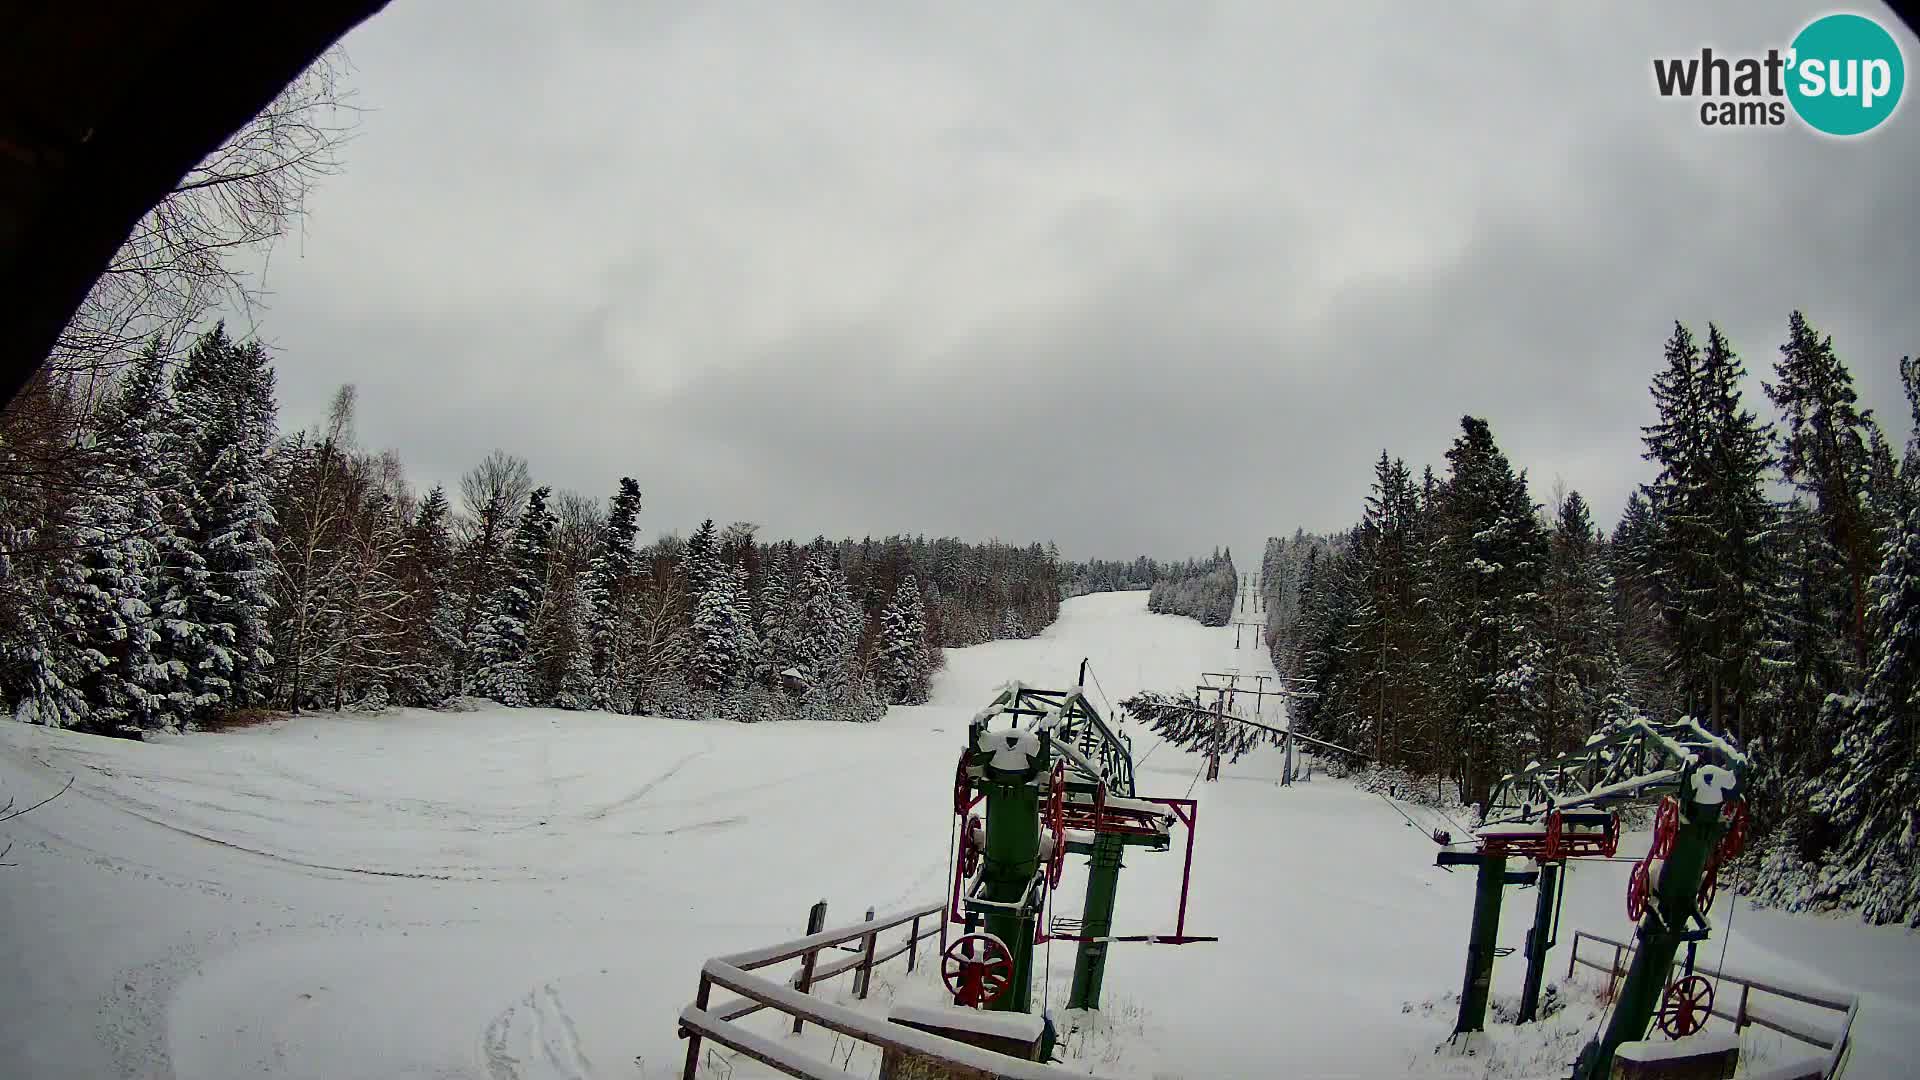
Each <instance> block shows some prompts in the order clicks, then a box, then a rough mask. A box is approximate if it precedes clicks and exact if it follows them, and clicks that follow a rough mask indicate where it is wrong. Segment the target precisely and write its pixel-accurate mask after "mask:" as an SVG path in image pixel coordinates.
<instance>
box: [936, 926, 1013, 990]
mask: <svg viewBox="0 0 1920 1080" xmlns="http://www.w3.org/2000/svg"><path fill="white" fill-rule="evenodd" d="M940 980H941V981H942V982H944V983H946V984H947V992H948V993H951V994H952V995H953V1001H954V1004H956V1005H963V1006H966V1007H968V1008H975V1009H978V1008H983V1007H985V1006H987V1005H991V1004H993V1003H994V1002H995V1001H998V1000H1000V997H1001V995H1003V994H1005V993H1006V992H1007V988H1008V987H1010V986H1012V985H1013V952H1012V951H1011V950H1009V949H1008V948H1007V943H1006V942H1004V941H1001V940H1000V939H999V938H997V937H995V936H994V935H992V934H984V933H973V934H964V935H962V936H960V937H957V938H955V939H954V940H953V942H952V943H951V944H949V945H948V946H947V951H946V952H944V953H942V954H940Z"/></svg>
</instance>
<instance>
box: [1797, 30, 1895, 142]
mask: <svg viewBox="0 0 1920 1080" xmlns="http://www.w3.org/2000/svg"><path fill="white" fill-rule="evenodd" d="M1788 56H1789V59H1788V60H1787V63H1788V64H1789V65H1790V68H1791V71H1792V75H1791V76H1790V77H1789V80H1788V83H1787V100H1789V101H1791V102H1792V103H1793V111H1794V112H1796V113H1799V114H1800V119H1802V120H1804V121H1806V122H1807V126H1809V127H1811V128H1813V129H1814V130H1815V131H1823V132H1826V133H1827V134H1828V135H1863V134H1865V133H1867V132H1869V131H1872V130H1873V129H1874V128H1876V127H1879V126H1880V125H1881V124H1882V123H1883V122H1885V120H1886V119H1887V117H1889V116H1892V115H1893V110H1894V109H1895V108H1896V107H1897V106H1898V105H1899V104H1900V91H1901V90H1902V89H1904V88H1905V87H1906V84H1907V65H1906V61H1905V59H1904V58H1903V57H1902V56H1901V54H1900V43H1899V42H1897V41H1895V40H1894V39H1893V35H1892V34H1889V33H1887V31H1886V29H1885V28H1883V27H1882V26H1881V25H1880V24H1879V23H1877V22H1874V21H1873V20H1872V19H1869V18H1867V17H1866V16H1864V15H1846V14H1843V15H1827V16H1824V17H1822V18H1818V19H1815V20H1814V21H1812V22H1810V23H1808V24H1807V25H1806V28H1805V29H1803V30H1801V31H1800V33H1799V35H1798V36H1797V37H1795V38H1794V39H1793V46H1792V52H1791V53H1789V54H1788Z"/></svg>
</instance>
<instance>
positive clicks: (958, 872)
mask: <svg viewBox="0 0 1920 1080" xmlns="http://www.w3.org/2000/svg"><path fill="white" fill-rule="evenodd" d="M1080 671H1081V683H1082V685H1084V683H1085V679H1086V664H1085V663H1084V662H1083V663H1082V664H1081V669H1080ZM983 811H984V813H983ZM954 812H955V813H956V814H957V815H958V816H959V822H958V829H957V832H958V844H957V845H956V846H957V849H958V850H957V852H956V856H955V860H954V867H953V886H952V896H951V903H950V906H949V911H948V917H949V923H951V924H958V925H959V926H960V927H961V928H962V929H963V932H962V933H961V934H960V935H959V936H957V937H955V938H953V939H952V940H950V941H943V944H942V963H941V971H942V974H943V976H944V977H945V978H946V982H947V987H948V989H949V990H950V991H952V993H953V995H954V1001H955V1003H956V1004H959V1005H966V1006H972V1007H976V1008H986V1009H997V1010H1003V1011H1012V1012H1032V1011H1033V977H1034V947H1035V946H1036V945H1038V944H1042V943H1044V942H1046V941H1048V940H1050V939H1056V938H1057V939H1060V940H1070V941H1074V942H1076V943H1077V949H1076V953H1075V956H1074V967H1073V988H1072V991H1071V993H1070V995H1069V997H1068V1002H1067V1007H1068V1008H1073V1009H1095V1008H1098V1007H1099V1005H1100V989H1101V983H1102V981H1103V979H1104V977H1105V974H1106V961H1107V952H1108V949H1109V946H1111V945H1112V944H1113V943H1115V942H1119V941H1143V942H1154V943H1160V944H1186V943H1188V942H1194V941H1213V940H1216V939H1214V938H1210V937H1195V936H1191V935H1188V934H1187V933H1186V906H1187V893H1188V885H1189V883H1190V881H1191V876H1192V870H1193V829H1194V824H1195V822H1196V821H1197V819H1198V813H1199V808H1198V805H1197V804H1196V803H1195V802H1194V801H1193V800H1191V799H1149V798H1140V797H1139V796H1138V795H1137V794H1136V793H1135V791H1134V775H1133V751H1132V745H1131V742H1130V741H1129V740H1128V739H1127V737H1126V736H1125V735H1124V734H1121V733H1119V732H1116V731H1114V730H1113V728H1111V727H1110V726H1108V724H1107V722H1106V721H1105V719H1103V718H1102V717H1101V715H1100V712H1099V710H1098V709H1096V708H1095V707H1094V705H1093V703H1092V702H1090V701H1089V700H1087V697H1086V695H1085V693H1084V692H1083V690H1082V686H1075V687H1073V688H1072V689H1069V690H1041V689H1036V688H1033V687H1029V686H1025V685H1022V684H1020V683H1017V682H1016V683H1009V684H1007V685H1006V686H1005V687H1003V688H1001V690H1000V692H999V693H998V694H996V695H995V697H994V699H993V701H992V702H991V703H989V704H988V705H987V707H986V708H984V709H982V710H981V711H980V712H979V713H978V714H977V715H975V716H974V718H973V721H972V723H971V724H970V725H969V726H968V732H967V747H966V749H965V750H964V751H962V752H961V755H960V762H959V766H958V769H957V771H956V775H955V778H954ZM1176 824H1178V825H1181V826H1184V827H1185V829H1186V833H1187V836H1186V865H1185V870H1184V872H1183V873H1182V876H1181V889H1180V904H1179V909H1178V912H1177V914H1176V917H1175V923H1174V930H1173V932H1172V933H1171V934H1140V935H1130V936H1116V935H1115V934H1114V933H1113V909H1114V900H1115V897H1116V896H1117V894H1118V890H1119V883H1120V870H1121V866H1122V861H1121V856H1122V855H1123V853H1124V852H1125V851H1126V849H1127V848H1129V847H1138V848H1145V849H1147V850H1150V851H1165V850H1168V849H1169V848H1170V847H1171V846H1172V842H1173V827H1174V826H1175V825H1176ZM1069 854H1077V855H1086V856H1088V857H1089V859H1088V865H1089V873H1088V879H1087V890H1086V899H1085V902H1084V904H1083V906H1082V909H1081V914H1080V917H1079V918H1077V919H1074V918H1065V917H1058V916H1053V910H1052V902H1051V900H1052V897H1053V896H1054V893H1055V890H1056V889H1057V888H1058V886H1059V885H1060V882H1061V878H1062V876H1063V871H1064V868H1065V864H1066V857H1067V855H1069ZM1042 977H1044V973H1042Z"/></svg>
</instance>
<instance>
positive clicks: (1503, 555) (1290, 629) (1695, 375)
mask: <svg viewBox="0 0 1920 1080" xmlns="http://www.w3.org/2000/svg"><path fill="white" fill-rule="evenodd" d="M1784 337H1785V340H1784V342H1783V343H1782V344H1781V345H1780V347H1779V351H1778V354H1777V356H1776V357H1775V358H1774V359H1773V360H1772V361H1771V363H1770V364H1768V365H1767V369H1766V370H1765V371H1764V372H1762V373H1761V376H1762V383H1761V385H1762V387H1763V391H1764V400H1753V399H1752V398H1750V397H1748V396H1747V395H1745V394H1743V383H1744V381H1745V379H1746V376H1747V361H1746V360H1745V359H1743V358H1742V357H1741V356H1739V355H1738V354H1737V353H1736V352H1735V351H1734V348H1733V346H1732V345H1731V344H1730V343H1729V342H1728V341H1727V339H1726V338H1725V337H1724V336H1723V335H1722V334H1721V332H1720V331H1719V329H1718V328H1716V327H1714V326H1713V325H1711V324H1709V325H1708V326H1707V328H1706V334H1705V336H1704V338H1702V337H1700V336H1697V335H1696V333H1695V332H1694V330H1693V329H1692V328H1689V327H1688V326H1685V325H1680V324H1676V325H1675V326H1674V328H1673V333H1672V336H1671V337H1670V338H1668V340H1667V342H1666V345H1665V348H1664V351H1663V352H1662V353H1661V355H1660V358H1659V361H1658V363H1657V364H1655V365H1650V366H1652V368H1653V375H1652V380H1651V393H1652V397H1653V404H1654V406H1655V409H1656V413H1657V419H1656V421H1655V422H1654V423H1653V424H1650V425H1648V426H1647V427H1646V428H1645V430H1644V439H1643V442H1644V446H1645V453H1644V457H1645V459H1646V460H1645V466H1644V471H1645V473H1646V474H1647V477H1648V479H1647V480H1646V482H1645V483H1644V484H1642V485H1641V486H1640V488H1639V490H1638V491H1637V492H1636V493H1635V494H1633V495H1632V496H1631V497H1630V499H1629V500H1628V503H1627V505H1626V508H1625V511H1624V513H1623V514H1622V515H1621V517H1620V520H1619V522H1618V523H1617V524H1616V525H1614V526H1613V527H1612V528H1611V530H1608V529H1607V528H1605V527H1604V526H1603V525H1601V524H1599V523H1597V522H1596V521H1595V518H1594V514H1593V511H1592V508H1591V507H1590V506H1589V505H1588V504H1587V501H1586V500H1585V499H1584V498H1583V497H1582V496H1581V494H1580V492H1579V491H1578V490H1576V489H1573V488H1567V489H1566V490H1554V491H1541V490H1539V489H1538V487H1537V486H1535V485H1532V484H1530V483H1529V478H1528V475H1527V471H1526V469H1525V467H1524V464H1523V463H1516V462H1514V461H1512V460H1510V459H1509V458H1508V457H1507V455H1506V454H1505V453H1504V452H1503V451H1502V450H1501V448H1500V445H1499V443H1498V441H1497V439H1496V437H1495V433H1494V432H1493V430H1492V429H1491V428H1490V427H1489V425H1488V423H1487V422H1486V421H1485V420H1483V419H1480V418H1477V417H1473V416H1466V417H1463V418H1462V419H1461V421H1460V430H1459V434H1458V435H1457V436H1456V437H1455V438H1454V440H1453V443H1452V445H1451V446H1449V447H1447V448H1446V449H1445V453H1444V458H1443V459H1442V460H1440V461H1439V462H1437V463H1436V465H1429V466H1416V465H1409V464H1408V462H1407V460H1406V459H1405V458H1404V457H1401V456H1396V455H1395V454H1392V453H1390V452H1388V451H1385V450H1383V451H1382V452H1381V454H1380V457H1379V459H1378V461H1376V462H1375V464H1374V468H1373V476H1372V478H1371V483H1370V486H1369V488H1368V491H1367V495H1366V498H1365V501H1364V503H1363V504H1361V505H1360V506H1359V507H1358V510H1359V515H1360V517H1359V521H1358V522H1357V523H1356V524H1355V525H1354V526H1353V527H1352V528H1351V529H1349V530H1347V531H1345V532H1343V533H1337V534H1333V535H1311V534H1308V533H1306V532H1304V531H1302V532H1296V533H1295V534H1294V535H1293V536H1291V537H1286V538H1274V539H1272V540H1270V541H1268V544H1267V550H1266V552H1265V554H1264V558H1263V561H1262V571H1263V575H1262V581H1263V582H1264V591H1265V598H1266V603H1267V611H1266V620H1267V627H1268V639H1269V642H1270V648H1271V651H1272V654H1273V659H1274V663H1275V666H1276V667H1277V668H1278V670H1279V671H1280V672H1281V673H1282V674H1283V675H1288V676H1292V677H1295V678H1298V679H1301V680H1303V681H1304V682H1305V683H1306V684H1310V685H1311V687H1312V688H1313V691H1314V693H1313V695H1312V696H1307V697H1302V698H1300V699H1298V700H1296V701H1294V702H1293V703H1292V706H1291V710H1292V716H1293V718H1294V720H1295V722H1297V723H1299V724H1301V725H1302V730H1303V731H1306V732H1308V733H1312V734H1318V735H1320V736H1322V737H1325V738H1328V739H1332V740H1335V741H1338V742H1340V743H1343V744H1345V745H1350V746H1354V747H1358V748H1364V749H1365V750H1366V751H1367V752H1369V753H1370V754H1371V755H1372V756H1373V757H1374V758H1375V759H1376V760H1377V761H1379V762H1381V763H1382V764H1385V765H1387V766H1390V767H1394V768H1401V769H1405V770H1408V771H1410V772H1412V773H1415V774H1420V775H1429V776H1435V775H1437V776H1443V777H1445V778H1446V779H1447V780H1448V781H1450V782H1451V783H1452V785H1453V786H1454V791H1455V793H1456V794H1457V796H1458V798H1459V799H1460V800H1461V801H1465V802H1475V801H1479V800H1484V799H1485V798H1486V796H1487V792H1488V790H1489V788H1490V786H1491V785H1492V784H1493V782H1494V781H1495V780H1496V779H1497V778H1498V777H1499V776H1500V775H1501V774H1503V773H1505V772H1507V771H1510V770H1514V769H1518V768H1521V767H1523V766H1525V765H1526V764H1527V763H1528V762H1530V761H1536V760H1538V761H1544V760H1546V759H1548V758H1550V757H1552V756H1553V755H1555V754H1558V753H1561V752H1564V751H1567V750H1570V749H1575V748H1578V747H1579V746H1581V745H1583V744H1584V743H1585V741H1586V740H1587V738H1588V737H1589V736H1590V735H1592V734H1593V733H1594V732H1595V731H1597V730H1599V729H1600V728H1602V727H1604V726H1606V725H1608V724H1612V723H1616V722H1619V721H1622V720H1625V719H1630V718H1633V717H1636V716H1646V717H1678V716H1691V717H1694V718H1696V719H1698V720H1699V721H1700V722H1701V723H1702V724H1704V725H1706V726H1707V727H1708V728H1709V729H1710V730H1713V731H1721V732H1726V733H1729V734H1731V735H1732V736H1733V737H1734V738H1736V739H1738V740H1739V741H1740V743H1741V744H1742V745H1743V746H1745V747H1747V748H1748V752H1749V754H1750V755H1751V756H1752V758H1753V760H1754V763H1755V769H1754V772H1755V774H1756V775H1755V776H1754V777H1753V778H1752V780H1751V783H1752V789H1751V791H1750V794H1749V799H1750V803H1751V805H1752V807H1753V810H1754V813H1755V815H1756V817H1757V819H1758V821H1759V823H1760V827H1761V829H1762V830H1763V831H1764V833H1765V834H1766V836H1767V837H1768V842H1767V845H1766V847H1765V849H1764V851H1763V852H1762V854H1761V855H1760V856H1759V857H1758V858H1757V859H1750V860H1748V863H1747V866H1746V870H1747V872H1749V873H1750V874H1751V875H1752V876H1753V879H1754V880H1753V882H1752V885H1753V887H1754V888H1755V889H1756V890H1757V892H1758V895H1760V896H1761V897H1763V898H1766V899H1770V900H1772V901H1775V902H1778V903H1781V904H1784V905H1787V906H1790V907H1812V908H1820V907H1831V906H1847V907H1854V906H1857V907H1859V908H1861V909H1862V911H1863V913H1864V914H1865V915H1866V916H1867V917H1868V918H1869V919H1871V920H1873V921H1877V922H1905V923H1908V924H1920V877H1916V875H1915V873H1914V867H1915V861H1914V860H1915V854H1916V852H1915V845H1916V843H1920V770H1916V764H1915V763H1916V750H1920V745H1916V740H1917V739H1920V725H1917V724H1916V718H1917V717H1920V576H1916V575H1920V561H1917V560H1920V531H1916V530H1920V444H1917V443H1915V442H1909V443H1908V444H1907V445H1906V446H1904V447H1895V446H1894V445H1893V444H1892V443H1891V441H1890V440H1889V439H1888V437H1887V435H1886V434H1885V431H1884V430H1883V428H1882V425H1881V421H1880V420H1879V418H1877V417H1875V416H1874V415H1872V413H1871V412H1870V411H1868V410H1866V409H1863V408H1861V407H1860V406H1859V404H1858V398H1857V394H1856V392H1855V389H1854V385H1853V376H1852V373H1851V372H1850V370H1849V368H1848V366H1847V365H1846V363H1845V362H1843V360H1842V359H1841V357H1840V355H1839V353H1838V351H1837V350H1836V348H1835V346H1834V343H1833V341H1832V340H1831V338H1829V337H1828V336H1827V335H1825V334H1822V333H1821V332H1820V331H1819V330H1818V329H1817V328H1815V327H1814V326H1813V325H1812V324H1811V323H1809V322H1808V320H1807V319H1806V318H1805V317H1804V316H1803V315H1802V314H1801V313H1799V312H1794V313H1793V314H1792V315H1791V316H1790V317H1789V319H1788V320H1787V323H1786V326H1785V334H1784ZM1900 374H1901V378H1902V381H1903V385H1904V386H1905V388H1906V394H1907V402H1908V404H1909V406H1910V408H1911V409H1912V410H1913V415H1912V416H1911V417H1899V418H1897V419H1896V420H1895V422H1894V424H1892V425H1891V426H1892V427H1894V429H1895V430H1905V429H1906V428H1907V426H1908V424H1909V423H1910V422H1911V421H1913V420H1920V364H1916V363H1915V361H1913V360H1912V359H1904V360H1902V361H1901V362H1900Z"/></svg>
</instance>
